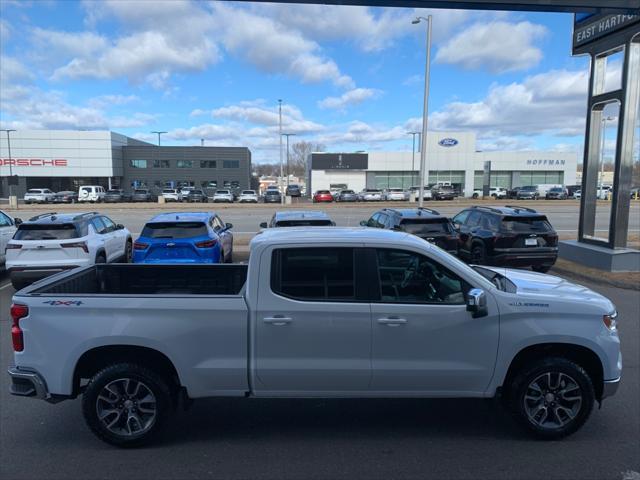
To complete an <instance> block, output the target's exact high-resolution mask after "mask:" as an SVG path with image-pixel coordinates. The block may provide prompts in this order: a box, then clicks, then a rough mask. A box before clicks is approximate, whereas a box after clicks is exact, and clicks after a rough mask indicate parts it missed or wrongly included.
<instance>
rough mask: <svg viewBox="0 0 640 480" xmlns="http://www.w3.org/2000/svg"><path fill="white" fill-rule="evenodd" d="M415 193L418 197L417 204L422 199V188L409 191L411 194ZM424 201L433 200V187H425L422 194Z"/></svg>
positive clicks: (413, 188) (412, 188)
mask: <svg viewBox="0 0 640 480" xmlns="http://www.w3.org/2000/svg"><path fill="white" fill-rule="evenodd" d="M411 193H413V194H414V195H415V196H416V202H417V201H418V200H419V199H420V187H415V186H414V187H411V188H410V189H409V194H411ZM422 199H423V200H431V185H427V186H425V187H424V189H423V192H422Z"/></svg>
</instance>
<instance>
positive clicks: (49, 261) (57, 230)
mask: <svg viewBox="0 0 640 480" xmlns="http://www.w3.org/2000/svg"><path fill="white" fill-rule="evenodd" d="M6 248H7V250H6V252H7V253H6V268H7V271H8V272H9V277H10V278H11V283H12V284H13V286H14V288H15V289H16V290H19V289H21V288H23V287H25V286H26V285H29V284H30V283H32V282H34V281H37V280H40V279H42V278H44V277H48V276H49V275H53V274H54V273H58V272H61V271H63V270H69V269H72V268H76V267H86V266H87V265H93V264H95V263H111V262H116V261H124V262H130V261H131V254H132V242H131V233H130V232H129V230H127V229H126V228H125V227H124V226H123V225H116V224H115V223H114V222H113V221H112V220H111V219H110V218H109V217H106V216H105V215H101V214H99V213H96V212H89V213H65V214H57V213H43V214H41V215H38V216H35V217H33V218H30V219H29V220H27V221H24V222H22V223H20V224H19V225H18V228H17V230H16V232H15V234H14V235H13V238H12V239H11V240H9V242H8V243H7V247H6Z"/></svg>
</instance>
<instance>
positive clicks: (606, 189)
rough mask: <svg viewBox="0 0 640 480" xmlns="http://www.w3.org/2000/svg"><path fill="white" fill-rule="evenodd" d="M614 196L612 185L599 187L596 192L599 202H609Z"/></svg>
mask: <svg viewBox="0 0 640 480" xmlns="http://www.w3.org/2000/svg"><path fill="white" fill-rule="evenodd" d="M612 194H613V189H612V188H611V185H602V186H598V189H597V190H596V198H597V199H598V200H609V199H610V198H611V195H612Z"/></svg>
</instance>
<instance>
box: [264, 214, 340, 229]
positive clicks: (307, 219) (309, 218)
mask: <svg viewBox="0 0 640 480" xmlns="http://www.w3.org/2000/svg"><path fill="white" fill-rule="evenodd" d="M333 226H335V222H333V221H332V220H331V218H329V215H327V214H326V213H325V212H319V211H315V210H302V211H299V212H297V211H286V212H276V213H274V214H273V217H271V221H270V222H269V223H267V222H262V223H261V224H260V228H275V227H333Z"/></svg>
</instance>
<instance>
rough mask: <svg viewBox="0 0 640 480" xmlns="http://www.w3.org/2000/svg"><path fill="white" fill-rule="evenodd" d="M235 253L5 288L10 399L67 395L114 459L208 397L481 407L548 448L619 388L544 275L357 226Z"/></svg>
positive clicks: (269, 233) (598, 340) (610, 339)
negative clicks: (8, 295)
mask: <svg viewBox="0 0 640 480" xmlns="http://www.w3.org/2000/svg"><path fill="white" fill-rule="evenodd" d="M250 252H251V254H250V257H249V263H248V264H247V265H189V266H184V265H136V264H133V265H96V266H93V267H86V268H83V269H80V270H76V271H74V272H69V273H63V274H61V275H58V276H56V277H52V278H50V279H47V280H44V281H43V282H41V283H39V284H38V285H33V286H32V287H29V288H27V289H25V290H23V291H21V292H18V293H17V294H15V295H14V297H13V305H12V307H11V317H12V321H13V326H12V342H13V349H14V351H15V352H16V353H15V355H14V357H13V364H12V365H10V366H9V369H8V373H9V377H10V379H11V384H10V387H9V391H10V393H12V394H13V395H19V396H26V397H34V398H41V399H46V400H49V401H50V402H52V403H57V402H58V401H61V400H64V399H72V398H77V397H78V396H80V395H82V400H81V402H79V403H81V406H82V414H83V415H84V418H85V421H86V423H87V426H88V428H89V429H90V430H91V431H93V433H94V434H95V435H96V436H97V437H98V438H100V439H101V440H103V441H105V442H108V443H110V444H113V445H118V446H121V447H128V446H139V445H142V444H145V443H149V442H152V441H154V440H156V439H158V438H159V436H160V435H161V433H162V431H163V428H164V427H166V426H167V424H168V422H169V420H170V418H171V415H172V414H174V413H175V412H176V408H175V401H176V400H178V399H180V398H182V399H183V401H184V402H185V403H188V402H189V401H190V400H191V399H199V398H204V397H220V396H224V397H226V398H230V397H235V398H237V399H238V401H241V400H242V399H244V398H246V397H252V396H253V397H262V398H264V397H284V396H286V397H302V398H308V397H315V398H318V397H342V398H344V397H352V398H360V397H386V398H390V397H411V398H416V397H422V398H425V397H426V398H428V397H435V398H442V397H449V398H456V397H462V398H467V399H468V398H471V397H474V398H477V399H482V401H486V399H488V398H492V397H498V396H499V397H500V398H501V400H502V402H501V403H502V404H504V405H505V406H506V408H507V409H508V411H509V412H510V413H512V414H513V415H514V416H515V418H516V420H517V421H518V423H519V424H520V425H521V426H522V427H523V428H524V429H526V431H528V432H530V433H531V434H532V435H535V436H536V437H538V438H541V439H547V440H558V439H560V438H562V437H565V436H567V435H570V434H572V433H574V432H576V431H577V430H579V429H580V428H581V427H582V426H583V425H584V424H585V422H586V421H587V419H588V418H589V416H590V413H591V411H592V410H593V408H594V406H595V405H596V403H600V402H601V401H602V399H606V398H608V397H610V396H611V395H613V394H614V393H615V392H616V390H617V389H618V386H619V384H620V377H621V372H622V361H621V353H620V338H619V335H618V331H617V328H616V322H617V313H616V306H615V305H614V304H613V303H612V302H611V301H610V300H609V299H607V298H606V297H604V296H602V295H601V294H599V293H596V292H594V291H592V290H589V289H588V288H586V287H584V286H580V285H575V284H573V283H571V282H569V281H567V280H564V279H562V278H559V277H554V276H550V275H541V274H535V273H532V272H523V271H519V270H510V269H504V268H490V267H481V266H476V267H470V266H468V265H465V264H464V263H462V262H460V261H459V260H457V259H456V258H454V257H453V256H451V255H449V254H448V253H446V252H444V251H442V250H441V249H439V248H436V247H434V246H433V245H430V244H429V243H427V242H425V241H423V240H421V239H420V238H417V237H415V236H413V235H407V234H406V233H402V232H393V231H388V230H379V229H373V228H371V229H361V228H358V229H353V228H338V227H336V228H311V229H309V228H307V229H287V228H284V229H282V228H270V229H266V230H264V231H263V232H262V233H261V234H259V235H256V236H255V237H254V239H253V240H252V242H251V244H250ZM60 292H65V294H64V296H61V294H60ZM122 292H126V295H123V294H122ZM114 300H115V301H114ZM125 393H126V400H125V401H124V402H123V401H122V398H123V395H124V394H125ZM478 401H480V400H478ZM497 404H499V403H498V402H496V405H497ZM605 405H606V403H605ZM16 408H19V407H16ZM51 408H54V407H51ZM463 408H464V407H463ZM474 410H478V411H480V410H482V415H494V414H493V413H492V412H491V411H490V410H484V409H474ZM192 412H194V411H193V410H192ZM201 412H202V411H200V412H194V413H193V415H201V414H202V413H201ZM183 415H184V414H183ZM309 415H310V416H312V415H313V412H310V413H309ZM465 415H468V414H465ZM131 418H135V419H136V420H134V421H131ZM34 421H35V420H34ZM191 421H192V422H193V421H195V420H191ZM374 421H375V420H374ZM383 421H384V420H383ZM47 424H48V425H49V426H48V428H49V429H53V428H55V424H56V423H55V419H53V418H51V419H49V420H47ZM203 428H205V427H203ZM223 434H224V433H223ZM510 435H511V437H513V435H512V434H511V433H510ZM515 440H517V439H515ZM520 444H521V445H523V446H522V448H526V445H524V444H523V443H522V442H520ZM560 447H561V445H560V444H558V443H555V444H553V445H551V446H550V448H554V449H558V448H560Z"/></svg>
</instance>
